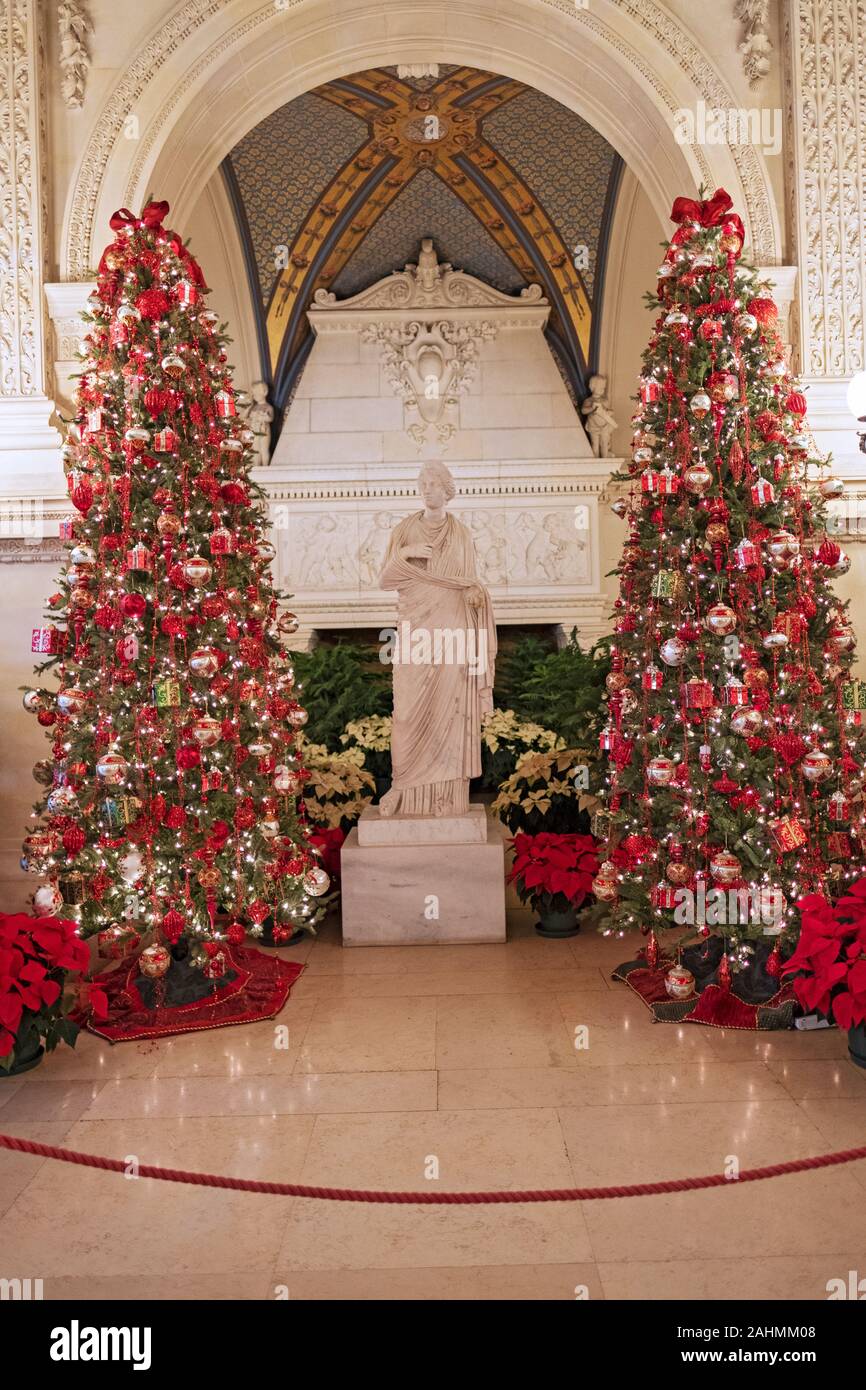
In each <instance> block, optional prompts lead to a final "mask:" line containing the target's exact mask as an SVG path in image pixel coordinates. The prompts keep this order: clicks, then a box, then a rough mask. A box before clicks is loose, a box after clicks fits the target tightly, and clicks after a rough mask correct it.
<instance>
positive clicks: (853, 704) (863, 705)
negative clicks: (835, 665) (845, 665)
mask: <svg viewBox="0 0 866 1390" xmlns="http://www.w3.org/2000/svg"><path fill="white" fill-rule="evenodd" d="M842 708H843V709H849V710H850V709H859V710H862V709H866V681H859V680H850V681H845V682H844V684H843V686H842Z"/></svg>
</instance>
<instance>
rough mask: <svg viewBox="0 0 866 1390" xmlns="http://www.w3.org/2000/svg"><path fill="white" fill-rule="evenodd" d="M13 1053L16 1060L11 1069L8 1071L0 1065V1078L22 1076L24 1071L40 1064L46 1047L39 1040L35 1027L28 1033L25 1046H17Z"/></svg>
mask: <svg viewBox="0 0 866 1390" xmlns="http://www.w3.org/2000/svg"><path fill="white" fill-rule="evenodd" d="M12 1055H13V1057H14V1059H15V1060H14V1061H13V1063H12V1065H11V1067H10V1068H9V1070H8V1071H6V1070H5V1069H4V1068H2V1067H0V1079H2V1078H3V1077H4V1076H20V1075H21V1073H22V1072H23V1071H32V1070H33V1068H34V1067H38V1066H39V1063H40V1062H41V1061H42V1058H43V1057H44V1056H45V1048H44V1047H43V1046H42V1043H41V1042H40V1041H39V1034H38V1033H37V1032H36V1030H35V1028H34V1029H32V1030H31V1032H30V1033H29V1034H28V1035H27V1040H26V1042H25V1043H24V1044H23V1046H22V1047H20V1048H18V1047H16V1049H15V1051H14V1053H13V1054H12Z"/></svg>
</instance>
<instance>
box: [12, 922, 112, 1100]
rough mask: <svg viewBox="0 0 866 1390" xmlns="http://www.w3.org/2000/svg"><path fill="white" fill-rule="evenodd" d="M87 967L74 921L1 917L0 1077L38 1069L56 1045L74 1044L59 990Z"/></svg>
mask: <svg viewBox="0 0 866 1390" xmlns="http://www.w3.org/2000/svg"><path fill="white" fill-rule="evenodd" d="M89 964H90V952H89V950H88V948H87V945H86V944H85V942H83V941H82V940H81V938H80V937H79V936H78V935H77V929H76V926H75V923H74V922H67V921H63V920H62V919H60V918H57V917H28V916H27V914H26V913H24V912H18V913H12V914H7V913H0V1076H18V1075H20V1073H21V1072H24V1071H29V1070H30V1069H31V1067H35V1066H38V1065H39V1063H40V1062H41V1060H42V1058H43V1056H44V1055H45V1052H46V1051H48V1052H51V1051H52V1050H53V1049H54V1048H55V1047H56V1046H57V1044H58V1043H59V1042H66V1043H69V1044H70V1046H74V1045H75V1039H76V1036H77V1034H78V1029H77V1027H76V1025H75V1024H74V1023H72V1022H71V1021H70V1020H69V1019H68V1018H67V1017H66V1014H67V1004H66V1001H65V1000H64V998H63V986H64V984H65V981H66V976H67V973H68V972H70V971H81V970H87V968H88V966H89Z"/></svg>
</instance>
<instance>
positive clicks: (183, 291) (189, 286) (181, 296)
mask: <svg viewBox="0 0 866 1390" xmlns="http://www.w3.org/2000/svg"><path fill="white" fill-rule="evenodd" d="M174 297H175V299H176V300H177V302H178V304H182V305H183V307H184V308H185V309H189V308H191V307H192V305H194V304H197V303H198V290H197V289H196V287H195V285H194V284H193V283H192V281H191V280H181V281H180V284H178V285H175V289H174Z"/></svg>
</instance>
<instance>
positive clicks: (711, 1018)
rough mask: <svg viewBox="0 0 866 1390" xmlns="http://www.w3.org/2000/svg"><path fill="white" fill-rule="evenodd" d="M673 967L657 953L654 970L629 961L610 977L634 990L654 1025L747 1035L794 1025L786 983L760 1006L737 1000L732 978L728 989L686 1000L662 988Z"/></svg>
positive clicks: (791, 997)
mask: <svg viewBox="0 0 866 1390" xmlns="http://www.w3.org/2000/svg"><path fill="white" fill-rule="evenodd" d="M643 954H644V953H643V952H641V955H643ZM673 964H674V961H673V960H672V959H671V957H670V956H663V955H661V954H660V955H659V960H658V965H657V967H656V969H655V970H652V969H650V968H649V966H648V965H647V964H646V960H645V959H644V960H630V961H626V963H625V965H620V966H617V968H616V970H614V971H613V974H612V976H611V978H612V979H614V980H622V981H623V983H624V984H627V985H628V987H629V989H632V990H634V992H635V994H636V995H637V996H638V998H639V999H642V1000H643V1002H644V1003H645V1004H646V1006H647V1008H648V1009H649V1010H650V1012H651V1013H652V1016H653V1020H654V1021H655V1022H656V1023H705V1024H707V1025H708V1026H709V1027H710V1028H739V1029H741V1030H745V1031H747V1032H765V1031H767V1030H770V1029H772V1030H775V1029H779V1028H792V1027H793V1026H794V1003H795V995H794V986H793V984H792V983H791V982H790V981H786V982H785V984H783V985H782V986H781V988H780V989H778V990H777V991H776V993H775V994H774V995H773V996H772V998H770V999H766V1000H764V1001H763V1002H762V1003H760V1004H755V1003H750V1002H749V1001H748V1000H745V999H740V998H739V997H738V995H737V993H736V988H737V986H736V976H735V977H734V984H733V986H732V988H731V989H721V988H720V986H719V985H715V984H708V985H705V986H704V988H703V989H702V990H701V992H700V994H693V995H692V997H691V998H690V999H672V998H671V997H670V995H669V994H668V992H667V990H666V989H665V975H666V974H667V972H668V970H670V968H671V966H672V965H673Z"/></svg>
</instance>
